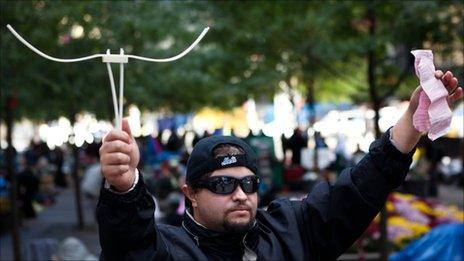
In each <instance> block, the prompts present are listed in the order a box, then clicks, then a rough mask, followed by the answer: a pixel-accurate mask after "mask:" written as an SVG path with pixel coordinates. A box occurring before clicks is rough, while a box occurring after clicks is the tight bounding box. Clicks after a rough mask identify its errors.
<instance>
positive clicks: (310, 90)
mask: <svg viewBox="0 0 464 261" xmlns="http://www.w3.org/2000/svg"><path fill="white" fill-rule="evenodd" d="M306 88H307V95H306V102H307V103H308V107H309V125H308V129H313V130H314V123H315V122H316V110H315V108H314V107H315V98H314V80H313V79H312V78H307V79H306ZM308 138H309V137H308ZM313 140H314V153H313V171H314V172H315V173H317V174H319V158H318V153H317V143H316V133H315V132H313Z"/></svg>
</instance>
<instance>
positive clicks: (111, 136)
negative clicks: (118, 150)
mask: <svg viewBox="0 0 464 261" xmlns="http://www.w3.org/2000/svg"><path fill="white" fill-rule="evenodd" d="M114 140H122V141H124V142H126V143H130V142H131V137H130V136H129V135H128V134H127V133H126V132H124V131H120V130H116V129H114V130H111V131H110V132H108V134H107V135H106V136H105V138H104V139H103V142H109V141H114Z"/></svg>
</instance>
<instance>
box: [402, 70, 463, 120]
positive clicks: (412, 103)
mask: <svg viewBox="0 0 464 261" xmlns="http://www.w3.org/2000/svg"><path fill="white" fill-rule="evenodd" d="M435 77H436V78H437V79H439V80H441V82H442V83H443V85H444V86H445V88H446V89H447V90H448V93H449V95H448V98H447V100H448V104H449V106H450V107H453V104H454V103H455V102H456V101H457V100H459V99H461V98H462V96H463V90H462V88H461V87H458V79H456V77H454V76H453V73H451V72H450V71H447V72H446V73H445V74H443V72H442V71H441V70H438V71H435ZM421 92H422V88H421V87H420V86H419V87H417V88H416V89H415V90H414V92H413V93H412V95H411V99H410V100H409V108H408V110H409V111H410V113H412V114H414V112H415V111H416V109H417V106H418V105H419V96H420V93H421Z"/></svg>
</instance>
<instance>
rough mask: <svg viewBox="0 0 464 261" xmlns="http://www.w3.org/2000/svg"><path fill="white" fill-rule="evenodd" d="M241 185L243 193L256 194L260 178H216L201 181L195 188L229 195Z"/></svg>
mask: <svg viewBox="0 0 464 261" xmlns="http://www.w3.org/2000/svg"><path fill="white" fill-rule="evenodd" d="M239 184H240V187H241V188H242V190H243V192H245V193H247V194H252V193H255V192H256V191H258V187H259V177H258V176H246V177H243V178H241V179H238V178H234V177H229V176H214V177H209V178H207V179H205V180H199V181H198V182H196V184H195V185H194V186H195V187H197V188H206V189H208V190H209V191H211V192H213V193H216V194H222V195H227V194H230V193H232V192H234V191H235V189H237V186H238V185H239Z"/></svg>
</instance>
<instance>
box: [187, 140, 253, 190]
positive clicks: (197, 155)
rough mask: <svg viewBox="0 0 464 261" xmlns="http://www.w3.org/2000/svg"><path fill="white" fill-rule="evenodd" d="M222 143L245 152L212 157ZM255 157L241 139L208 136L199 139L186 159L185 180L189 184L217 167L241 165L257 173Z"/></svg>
mask: <svg viewBox="0 0 464 261" xmlns="http://www.w3.org/2000/svg"><path fill="white" fill-rule="evenodd" d="M222 144H230V145H234V146H237V147H239V148H241V149H242V150H243V151H244V152H245V153H244V154H240V155H229V156H219V157H214V155H213V151H214V149H215V148H216V147H218V146H219V145H222ZM257 165H258V164H257V157H256V153H255V152H254V151H253V149H252V148H251V147H250V146H249V145H248V144H247V143H246V142H244V141H243V140H241V139H240V138H237V137H233V136H210V137H206V138H204V139H201V140H200V141H199V142H198V143H197V144H196V145H195V147H193V150H192V153H191V154H190V157H189V159H188V161H187V175H186V181H187V183H189V184H191V183H192V182H194V181H195V180H198V179H199V178H200V177H201V176H203V175H204V174H206V173H210V172H213V171H215V170H217V169H223V168H230V167H236V166H243V167H247V168H248V169H250V170H251V171H252V172H253V173H254V174H256V175H257V174H258V167H257Z"/></svg>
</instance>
